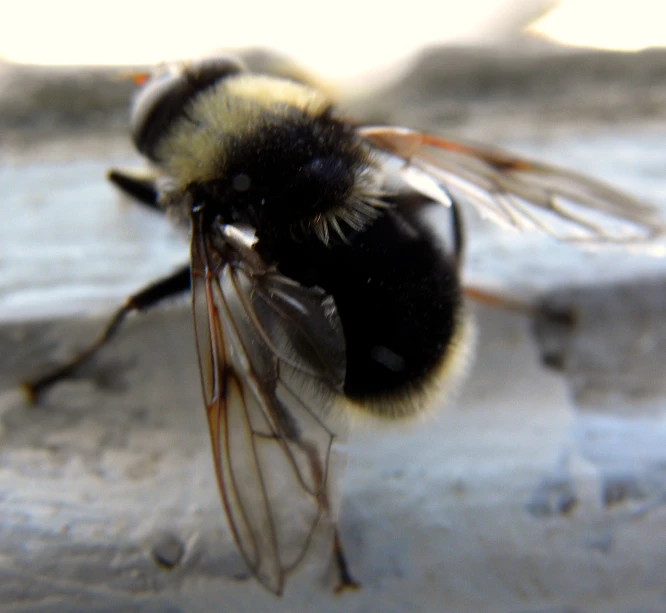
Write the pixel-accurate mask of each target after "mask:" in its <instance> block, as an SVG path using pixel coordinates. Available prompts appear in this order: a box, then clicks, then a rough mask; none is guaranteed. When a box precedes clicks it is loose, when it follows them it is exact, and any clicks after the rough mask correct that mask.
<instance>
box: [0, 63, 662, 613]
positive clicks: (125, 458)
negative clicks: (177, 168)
mask: <svg viewBox="0 0 666 613" xmlns="http://www.w3.org/2000/svg"><path fill="white" fill-rule="evenodd" d="M489 61H490V60H489V59H488V57H482V58H480V59H479V66H483V65H487V64H488V62H489ZM516 61H517V60H516ZM519 61H520V62H521V63H522V62H524V61H525V60H524V59H523V58H522V56H521V59H520V60H519ZM540 61H541V60H539V62H540ZM539 62H537V64H536V65H535V66H536V68H535V70H537V71H539V70H542V67H543V64H539ZM521 66H522V64H521ZM525 70H526V69H525ZM572 70H573V69H572ZM574 72H575V71H574ZM539 74H540V73H539ZM562 79H564V77H562ZM572 79H573V81H575V82H576V83H581V81H580V79H579V77H577V76H576V77H572ZM498 82H499V77H498ZM619 82H620V83H622V81H621V80H620V81H619ZM561 83H562V87H563V88H565V87H566V80H563V81H561ZM626 83H627V84H632V83H635V81H632V80H631V79H630V78H629V77H626ZM657 86H658V85H657V84H654V85H650V86H649V87H648V86H647V85H646V86H645V88H644V93H645V91H646V90H647V89H650V88H656V87H657ZM627 88H628V85H627ZM592 89H594V87H593V88H592ZM616 89H617V90H618V91H620V90H622V87H621V86H620V85H617V87H616ZM595 91H597V94H599V92H601V93H603V88H602V89H601V90H595ZM639 94H640V92H637V91H635V90H632V91H631V96H634V97H637V96H639ZM524 95H525V94H524V90H521V92H520V97H521V101H522V102H521V104H524V105H525V106H526V107H527V106H528V102H527V101H526V100H524ZM627 95H629V94H627ZM581 96H582V97H584V93H581ZM602 97H603V96H601V97H598V98H597V102H598V103H599V104H601V98H602ZM454 98H455V96H454ZM500 98H502V97H500ZM534 98H535V105H536V106H538V104H539V101H538V96H534ZM387 104H388V102H387ZM609 104H610V106H609V107H608V109H609V111H608V116H610V117H614V118H615V119H613V120H612V121H611V122H610V123H604V120H603V117H604V115H603V113H602V114H601V115H600V116H597V119H598V121H585V122H584V123H583V122H582V119H581V117H580V116H575V117H574V118H575V119H576V121H572V118H571V117H569V118H568V119H566V118H563V119H562V120H561V121H559V122H557V121H556V122H553V120H549V121H548V122H547V124H546V123H545V122H544V123H543V124H536V123H534V122H532V121H526V122H521V121H520V120H519V118H518V117H516V116H512V118H511V119H510V120H506V121H505V122H501V121H498V120H497V115H496V114H497V113H500V111H501V110H502V109H503V108H505V107H506V105H507V100H506V99H504V98H502V101H501V103H500V102H498V100H497V99H495V98H493V97H492V96H491V97H490V100H488V101H487V104H486V106H484V105H483V104H482V102H480V101H478V102H475V103H474V104H473V105H472V106H473V107H474V108H478V109H481V110H480V111H479V112H478V113H477V111H474V113H472V115H474V116H475V117H476V120H477V123H476V124H475V125H474V126H473V128H472V132H469V131H468V134H477V133H478V134H485V135H486V136H488V137H489V138H487V139H486V140H491V141H493V142H498V143H501V144H504V145H508V146H512V147H513V148H514V149H518V150H520V151H522V152H523V153H526V154H531V155H534V156H537V157H539V158H542V159H547V160H549V161H552V162H559V163H563V164H568V165H570V166H573V167H576V168H578V169H580V170H585V171H586V172H590V173H592V174H596V175H598V176H600V177H605V178H606V179H609V178H612V179H613V181H614V182H615V183H617V184H620V185H622V186H624V187H625V188H627V189H629V190H631V191H633V192H634V193H637V194H638V195H641V196H643V197H646V198H649V199H650V200H652V201H654V202H657V203H660V204H662V205H663V204H666V173H665V172H664V170H665V169H664V165H663V162H662V156H663V143H664V139H665V137H666V122H663V121H662V119H663V118H661V117H660V116H654V115H653V116H650V117H649V118H646V117H645V116H643V115H641V113H638V114H637V116H632V115H631V114H630V113H628V108H629V107H625V108H623V111H622V113H624V115H622V118H623V120H622V123H621V125H620V124H618V123H617V117H619V115H620V113H619V111H618V114H617V115H614V114H613V112H612V109H613V108H614V107H613V100H610V101H609ZM428 108H431V107H430V106H429V107H428ZM408 110H409V112H410V113H415V112H416V111H415V109H414V108H410V109H408ZM479 113H480V114H479ZM574 115H575V114H574ZM657 115H658V114H657ZM483 117H485V118H486V121H485V122H484V119H483ZM648 119H649V121H648ZM424 121H425V119H424ZM56 124H57V122H56ZM31 130H33V131H31ZM56 132H57V131H56ZM105 134H106V135H105V137H104V138H103V139H102V137H101V136H98V137H96V136H95V135H94V134H92V135H91V134H88V135H87V136H86V137H83V138H80V137H77V138H76V139H75V140H72V135H71V133H70V132H69V131H68V130H65V131H64V133H63V134H59V133H54V132H53V130H52V127H51V128H48V129H46V128H43V127H42V128H34V127H33V128H27V129H26V131H24V132H22V131H21V130H19V129H18V127H17V129H16V131H15V133H14V136H12V137H11V138H9V140H8V139H7V138H6V139H5V140H3V141H2V143H1V144H2V151H3V155H4V157H3V160H4V162H3V164H2V166H1V167H0V207H2V213H3V223H2V224H0V321H1V322H2V323H1V324H0V355H1V356H2V363H1V364H0V420H1V423H2V426H3V431H2V434H1V436H0V610H2V611H10V612H12V613H13V612H17V611H21V612H23V611H30V612H37V611H39V612H40V613H41V612H50V611H54V612H55V611H95V612H98V611H99V612H102V611H119V610H122V611H156V612H157V611H159V612H169V613H175V612H178V611H187V612H190V611H217V610H219V611H253V612H255V611H256V612H259V611H313V610H316V611H358V612H361V611H382V612H394V611H395V612H398V611H446V612H461V613H463V612H465V613H484V612H488V613H601V612H604V613H639V612H640V613H657V612H662V611H664V610H666V580H665V579H664V576H665V574H666V509H665V507H664V504H663V503H664V501H665V500H666V475H665V474H664V466H665V465H666V457H664V455H665V452H664V449H666V430H665V427H664V423H665V421H664V412H665V411H664V409H665V408H666V402H665V398H666V383H665V382H664V363H665V362H664V360H665V358H666V317H665V315H666V313H665V312H664V311H665V309H666V306H665V305H666V301H665V300H664V295H665V293H666V276H665V274H666V262H665V261H664V259H663V257H659V256H660V255H661V254H663V245H657V246H656V247H657V248H656V249H655V250H653V253H652V254H649V255H648V254H645V253H627V252H626V251H623V250H612V249H611V250H604V251H603V252H589V251H580V250H575V249H573V248H572V247H570V246H561V245H555V244H553V243H552V242H549V241H546V240H544V239H542V238H540V237H535V236H518V235H515V234H511V233H506V232H500V231H498V230H496V229H493V228H488V227H485V226H483V225H481V224H480V223H479V222H478V221H477V220H474V219H470V221H469V224H470V228H469V241H470V250H469V257H468V267H467V268H468V270H467V276H468V279H470V280H472V281H475V282H477V283H484V284H486V285H491V286H493V287H499V288H510V289H511V291H512V292H513V293H515V294H517V295H519V296H523V297H526V298H531V299H535V300H540V301H541V304H542V305H543V306H542V308H541V309H540V310H539V312H538V314H537V316H536V317H534V318H530V317H527V316H525V315H517V314H512V313H508V312H503V311H499V310H490V309H487V308H477V309H476V310H477V319H478V321H479V326H480V335H479V348H478V358H477V360H476V363H475V365H474V367H473V370H472V372H471V374H470V377H469V380H468V382H467V385H466V386H465V387H464V390H463V392H462V394H461V396H460V398H459V399H458V401H457V402H455V403H454V404H453V405H452V406H450V407H448V409H446V410H443V411H442V412H441V413H439V414H438V415H437V416H436V417H434V418H433V419H432V420H431V421H427V422H423V423H419V424H415V425H412V426H410V427H407V428H404V429H389V428H386V429H380V430H379V431H370V430H367V429H361V430H360V431H357V432H355V433H354V434H353V436H352V440H351V442H350V445H349V460H348V466H347V471H346V474H345V478H344V483H343V489H344V493H345V498H344V502H343V507H342V513H341V531H342V537H343V540H344V542H345V545H346V550H347V554H348V556H349V558H350V563H351V567H352V570H353V572H354V574H355V576H356V577H357V578H358V579H359V580H360V581H361V582H362V584H363V588H362V589H361V590H360V591H358V592H353V593H346V594H343V595H340V596H334V595H333V594H332V593H331V586H332V576H331V568H330V561H329V556H328V551H322V550H321V546H319V547H317V548H315V550H314V551H313V552H312V555H311V559H310V560H309V561H308V562H309V563H308V565H307V566H306V567H305V568H304V569H303V571H302V572H301V573H299V574H298V576H296V577H294V578H293V580H292V582H291V583H290V584H289V587H288V589H287V592H286V594H285V596H284V597H283V598H282V599H280V600H277V599H275V598H274V597H272V596H270V595H269V594H267V593H265V592H264V591H263V590H262V589H261V588H260V587H259V586H258V585H256V583H255V582H253V581H248V580H247V573H246V571H245V569H244V567H243V564H242V562H241V560H240V558H239V556H238V554H237V553H236V552H235V549H234V546H233V543H232V542H231V539H230V537H229V534H228V531H227V528H226V523H225V519H224V515H223V512H222V509H221V505H220V503H219V499H218V493H217V491H216V486H215V483H214V476H213V472H212V465H211V459H210V457H209V442H208V433H207V431H206V425H205V417H204V413H203V409H202V407H201V400H200V391H199V384H198V376H197V373H196V367H195V361H194V358H193V342H192V330H191V320H190V314H189V309H188V305H187V303H186V302H178V301H177V302H175V303H173V304H171V305H168V306H166V307H165V308H163V309H159V310H156V311H154V312H151V313H148V314H146V315H145V316H144V317H141V318H133V319H132V320H131V321H130V322H129V324H128V325H127V327H126V329H125V330H124V331H123V333H122V334H121V336H120V338H119V339H118V341H117V342H116V343H114V344H113V345H112V346H110V347H109V348H108V350H106V351H105V352H104V353H103V354H102V355H100V356H99V359H98V360H97V361H96V362H95V363H94V364H92V365H91V366H90V368H88V369H87V370H86V371H84V372H83V373H82V374H81V377H80V378H79V379H77V380H74V381H69V382H66V383H63V384H61V385H59V386H57V387H56V388H55V389H54V390H53V391H52V392H51V393H50V394H49V395H48V396H47V397H46V398H45V402H44V403H43V404H42V405H40V406H37V407H28V406H26V405H25V403H24V402H23V401H22V399H21V397H20V395H19V394H18V393H17V391H16V384H17V382H18V381H20V380H21V379H22V378H25V377H26V376H29V375H31V374H34V373H37V372H39V371H40V370H41V369H42V368H45V367H47V366H48V365H49V364H53V363H55V362H57V361H58V360H60V359H62V358H63V357H65V356H67V355H70V353H71V352H72V351H73V350H75V348H76V347H80V346H81V345H83V344H85V342H86V339H89V338H91V336H92V335H94V334H95V331H96V330H97V329H98V328H99V326H100V324H101V322H102V321H103V319H104V317H103V313H104V312H108V311H109V310H110V309H112V308H113V306H114V305H116V304H117V303H118V302H119V301H120V300H121V299H122V297H123V296H124V295H126V294H127V293H128V292H129V291H132V290H133V289H136V288H137V287H139V286H141V285H142V284H143V283H144V282H146V281H148V280H150V279H152V278H154V277H155V276H158V275H160V274H164V273H166V272H168V271H169V270H171V269H172V268H173V267H174V266H175V265H176V264H177V263H179V262H180V261H181V260H182V258H183V257H186V255H187V253H186V246H185V245H184V244H183V242H182V240H181V239H180V238H179V237H178V236H177V235H176V234H175V233H174V232H173V231H172V230H171V229H170V228H169V227H168V225H167V224H166V223H164V222H163V220H161V219H160V218H158V217H157V216H155V215H153V214H151V213H150V212H145V211H141V210H137V209H136V208H132V207H130V206H127V205H126V204H124V203H122V202H120V201H119V200H118V199H117V198H116V197H115V195H114V194H113V193H112V192H111V191H110V190H109V188H108V187H107V186H106V185H105V184H104V181H103V178H102V177H103V172H104V169H105V168H106V167H107V166H108V165H118V164H131V163H133V162H135V161H136V159H135V158H134V157H133V154H132V152H131V149H130V148H129V146H128V144H127V143H126V141H125V139H124V138H120V137H119V136H118V135H117V134H115V133H114V132H113V130H112V129H109V130H107V131H106V132H105ZM17 135H18V136H17Z"/></svg>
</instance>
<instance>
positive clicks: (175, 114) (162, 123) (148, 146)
mask: <svg viewBox="0 0 666 613" xmlns="http://www.w3.org/2000/svg"><path fill="white" fill-rule="evenodd" d="M244 70H246V67H245V65H244V64H243V63H242V62H241V61H240V60H239V59H237V58H235V57H231V56H229V57H221V58H215V59H205V60H199V61H197V62H192V63H190V64H187V65H184V66H180V67H178V68H177V69H176V70H170V71H167V72H165V73H163V74H159V75H158V76H156V77H153V78H151V79H150V81H148V83H147V84H146V85H145V86H144V87H143V88H142V89H141V90H140V91H139V94H138V95H137V97H136V99H135V101H134V106H133V107H132V116H131V126H132V139H133V140H134V144H135V145H136V148H137V149H138V150H139V151H140V152H141V153H142V154H143V155H145V156H146V157H148V158H150V159H151V160H153V161H155V162H158V161H159V160H158V159H157V157H156V154H155V151H156V149H157V145H158V143H159V141H160V139H161V138H162V137H163V136H164V135H165V134H166V133H167V131H168V129H169V127H170V126H171V125H172V124H173V122H174V120H176V119H178V118H180V117H182V116H183V114H184V112H185V109H186V107H187V105H188V103H189V102H190V100H192V99H193V98H194V97H195V96H197V95H198V94H200V93H201V92H202V91H204V90H205V89H207V88H209V87H211V86H213V85H215V84H216V83H218V82H219V81H220V80H222V79H224V78H225V77H228V76H229V75H233V74H237V73H239V72H242V71H244Z"/></svg>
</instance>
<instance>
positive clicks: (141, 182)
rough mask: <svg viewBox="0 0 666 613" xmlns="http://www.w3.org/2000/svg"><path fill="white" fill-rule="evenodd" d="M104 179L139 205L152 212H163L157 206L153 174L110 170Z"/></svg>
mask: <svg viewBox="0 0 666 613" xmlns="http://www.w3.org/2000/svg"><path fill="white" fill-rule="evenodd" d="M106 178H107V179H108V180H109V181H111V183H113V184H114V185H115V186H116V187H117V188H118V189H120V191H122V192H124V193H125V194H127V195H128V196H129V197H130V198H132V199H133V200H136V201H137V202H138V203H139V204H142V205H144V206H147V207H148V208H150V209H153V210H154V211H160V212H164V210H163V209H162V207H160V205H159V204H158V190H157V187H156V181H157V175H155V174H154V173H151V172H150V171H144V172H141V171H138V170H136V171H129V170H118V169H116V168H111V169H110V170H109V171H108V172H107V174H106Z"/></svg>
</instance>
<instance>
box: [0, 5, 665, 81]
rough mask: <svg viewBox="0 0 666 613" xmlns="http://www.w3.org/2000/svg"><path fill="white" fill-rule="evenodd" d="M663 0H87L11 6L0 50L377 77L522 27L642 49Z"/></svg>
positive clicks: (654, 42)
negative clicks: (220, 58)
mask: <svg viewBox="0 0 666 613" xmlns="http://www.w3.org/2000/svg"><path fill="white" fill-rule="evenodd" d="M665 12H666V7H664V5H663V3H661V2H659V1H658V0H633V1H631V2H629V1H615V2H608V1H605V0H467V1H465V2H461V1H459V0H456V1H453V2H452V1H441V2H437V3H434V2H431V1H429V0H412V1H410V2H408V3H404V2H403V3H387V2H381V1H378V0H371V1H365V2H358V1H354V0H339V1H338V2H335V3H331V4H329V5H326V6H324V5H317V4H314V3H312V2H307V1H305V0H282V1H281V2H270V1H265V0H264V1H257V0H254V1H246V2H216V3H215V2H209V1H208V0H189V1H188V2H186V3H178V4H172V5H166V4H165V3H163V2H156V1H149V0H143V1H138V2H137V1H131V0H116V1H115V2H113V3H110V4H108V5H106V6H105V8H104V9H103V10H100V6H99V5H92V4H90V3H88V2H82V1H80V0H61V1H60V2H58V3H52V2H47V1H45V0H42V1H39V0H37V1H27V2H20V3H12V5H11V7H6V8H5V12H4V15H5V18H4V19H3V22H2V24H1V25H0V57H2V58H4V59H5V60H7V61H12V62H22V63H30V64H47V65H53V64H60V65H63V64H69V65H76V64H88V65H90V64H94V65H141V64H154V63H157V62H161V61H168V60H176V59H183V58H187V57H196V56H200V55H204V54H208V53H211V52H214V51H215V50H217V49H220V48H221V47H223V48H225V49H234V48H244V47H262V48H268V49H272V50H274V51H276V52H280V53H283V54H286V55H288V56H290V57H293V58H297V59H298V60H299V61H300V62H301V63H302V64H303V65H304V67H305V68H307V69H309V70H311V71H313V72H315V73H316V74H320V75H323V76H325V77H326V78H327V79H331V80H334V81H338V82H348V81H356V82H358V81H361V80H365V79H368V78H370V79H376V78H377V75H378V74H383V73H385V72H386V71H391V70H393V69H395V67H396V65H398V64H400V63H401V62H404V61H405V60H406V58H408V57H409V56H410V55H411V54H414V53H415V52H416V51H418V50H421V49H422V48H423V47H425V46H431V45H439V44H483V45H491V44H496V43H498V42H506V41H507V40H514V41H515V40H516V39H518V38H519V37H521V36H528V37H530V38H541V39H545V40H550V41H552V42H554V43H561V44H566V45H578V46H587V47H597V48H604V49H619V50H637V49H643V48H645V47H654V46H660V45H663V44H664V43H666V32H665V31H664V28H663V27H662V25H663V22H664V16H665Z"/></svg>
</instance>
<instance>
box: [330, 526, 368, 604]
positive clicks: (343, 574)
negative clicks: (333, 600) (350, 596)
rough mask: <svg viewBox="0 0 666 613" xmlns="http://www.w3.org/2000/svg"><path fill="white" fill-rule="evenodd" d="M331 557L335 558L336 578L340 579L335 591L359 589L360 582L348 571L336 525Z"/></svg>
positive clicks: (337, 592)
mask: <svg viewBox="0 0 666 613" xmlns="http://www.w3.org/2000/svg"><path fill="white" fill-rule="evenodd" d="M333 557H334V559H335V566H336V568H337V569H338V578H339V579H340V582H339V583H338V585H337V587H336V588H335V593H336V594H339V593H340V592H343V591H344V590H357V589H359V588H360V587H361V584H360V583H358V582H357V581H355V580H354V578H353V577H352V576H351V573H350V572H349V565H348V564H347V558H346V556H345V552H344V551H343V549H342V541H341V540H340V534H339V533H338V527H337V526H335V536H334V538H333Z"/></svg>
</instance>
